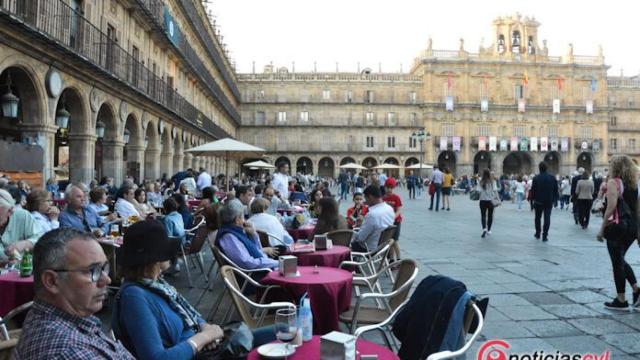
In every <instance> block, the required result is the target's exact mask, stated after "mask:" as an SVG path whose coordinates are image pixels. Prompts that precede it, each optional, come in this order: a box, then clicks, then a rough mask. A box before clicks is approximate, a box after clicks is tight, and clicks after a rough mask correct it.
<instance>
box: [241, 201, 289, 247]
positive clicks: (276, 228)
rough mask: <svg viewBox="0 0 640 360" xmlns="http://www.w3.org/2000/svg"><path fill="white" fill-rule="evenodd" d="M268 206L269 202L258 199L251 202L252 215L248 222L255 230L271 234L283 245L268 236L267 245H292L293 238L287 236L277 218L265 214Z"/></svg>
mask: <svg viewBox="0 0 640 360" xmlns="http://www.w3.org/2000/svg"><path fill="white" fill-rule="evenodd" d="M269 205H270V204H269V200H267V199H262V198H259V199H255V200H253V203H251V213H252V214H253V215H251V217H250V218H249V221H251V223H252V224H253V226H254V227H255V228H256V230H260V231H264V232H266V233H267V234H272V235H274V236H276V237H277V238H278V239H280V240H281V241H282V242H284V244H283V243H282V242H280V241H278V240H276V239H274V238H273V237H271V236H269V245H271V246H278V245H287V246H288V245H291V244H292V243H293V238H292V237H291V235H289V233H288V232H287V230H285V228H284V226H282V224H281V223H280V221H279V220H278V218H277V217H275V216H273V215H271V214H267V213H266V211H267V209H269Z"/></svg>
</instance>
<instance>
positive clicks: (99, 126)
mask: <svg viewBox="0 0 640 360" xmlns="http://www.w3.org/2000/svg"><path fill="white" fill-rule="evenodd" d="M104 129H105V125H104V123H103V122H102V121H101V120H98V123H96V137H98V139H102V138H104Z"/></svg>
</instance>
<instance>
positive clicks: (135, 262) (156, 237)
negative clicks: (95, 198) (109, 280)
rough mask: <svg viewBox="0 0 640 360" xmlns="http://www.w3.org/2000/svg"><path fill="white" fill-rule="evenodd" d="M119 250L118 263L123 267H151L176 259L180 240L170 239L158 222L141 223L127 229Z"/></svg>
mask: <svg viewBox="0 0 640 360" xmlns="http://www.w3.org/2000/svg"><path fill="white" fill-rule="evenodd" d="M118 250H119V251H118V253H117V258H118V263H119V264H120V265H122V266H143V265H149V264H153V263H157V262H162V261H167V260H171V259H173V258H175V257H176V254H177V253H178V251H179V250H180V239H178V238H169V236H167V230H166V229H165V227H164V225H163V224H162V223H161V222H160V221H158V220H145V221H139V222H137V223H135V224H133V225H131V226H130V227H129V229H127V232H126V233H125V235H124V241H123V244H122V247H120V249H118Z"/></svg>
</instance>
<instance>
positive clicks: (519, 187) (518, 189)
mask: <svg viewBox="0 0 640 360" xmlns="http://www.w3.org/2000/svg"><path fill="white" fill-rule="evenodd" d="M524 185H525V184H524V181H517V182H516V192H517V193H521V194H524Z"/></svg>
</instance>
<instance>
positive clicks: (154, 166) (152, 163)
mask: <svg viewBox="0 0 640 360" xmlns="http://www.w3.org/2000/svg"><path fill="white" fill-rule="evenodd" d="M144 178H145V179H150V180H155V179H158V178H160V149H158V148H155V149H149V148H147V150H146V151H145V154H144Z"/></svg>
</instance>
